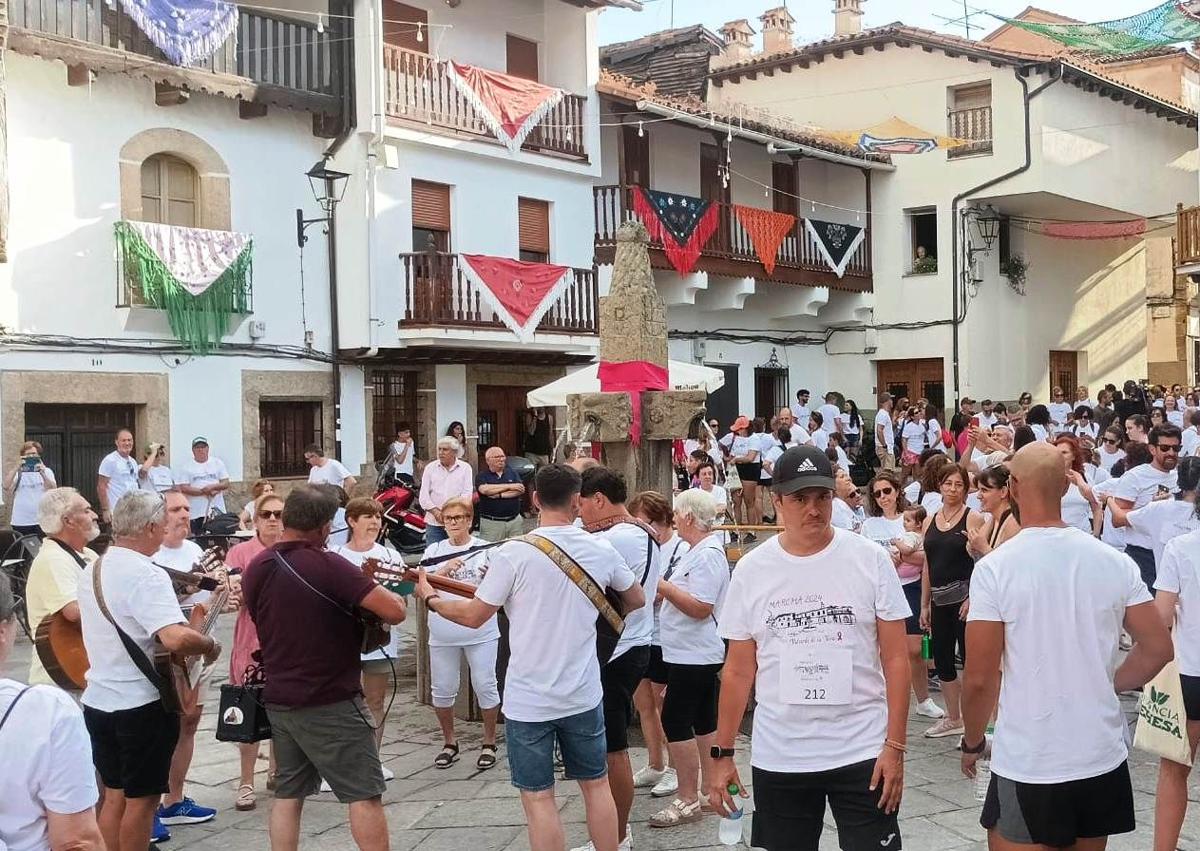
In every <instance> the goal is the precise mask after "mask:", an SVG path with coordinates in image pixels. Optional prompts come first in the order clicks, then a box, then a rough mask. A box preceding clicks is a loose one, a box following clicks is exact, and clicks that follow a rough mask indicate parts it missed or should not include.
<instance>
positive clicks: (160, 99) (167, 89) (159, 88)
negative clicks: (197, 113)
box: [154, 83, 192, 106]
mask: <svg viewBox="0 0 1200 851" xmlns="http://www.w3.org/2000/svg"><path fill="white" fill-rule="evenodd" d="M191 96H192V94H191V92H189V91H188V90H187V89H185V88H183V87H182V86H173V85H171V84H170V83H155V84H154V103H155V104H157V105H158V106H178V105H179V104H181V103H187V102H188V98H190V97H191Z"/></svg>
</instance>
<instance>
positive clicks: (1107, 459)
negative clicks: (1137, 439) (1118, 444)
mask: <svg viewBox="0 0 1200 851" xmlns="http://www.w3.org/2000/svg"><path fill="white" fill-rule="evenodd" d="M1096 454H1097V455H1099V456H1100V466H1101V467H1103V468H1104V469H1105V470H1106V471H1107V472H1109V473H1111V472H1112V468H1113V464H1116V463H1117V462H1118V461H1120V460H1121V459H1122V458H1124V457H1125V450H1124V449H1118V450H1117V451H1116V452H1106V451H1105V450H1104V446H1103V445H1102V446H1101V447H1100V449H1099V451H1098V452H1097V453H1096Z"/></svg>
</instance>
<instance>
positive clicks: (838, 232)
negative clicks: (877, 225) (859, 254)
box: [804, 219, 866, 278]
mask: <svg viewBox="0 0 1200 851" xmlns="http://www.w3.org/2000/svg"><path fill="white" fill-rule="evenodd" d="M804 227H805V229H806V230H807V231H808V233H809V235H811V236H812V239H813V242H815V243H816V244H817V250H818V251H820V252H821V256H822V257H824V258H825V262H826V263H828V264H829V268H830V269H832V270H833V271H834V274H836V275H837V276H838V277H839V278H840V277H842V275H844V274H845V273H846V266H848V265H849V264H850V258H851V257H852V256H853V255H854V252H855V250H856V249H857V248H858V246H859V244H860V243H861V242H862V241H863V238H864V237H865V236H866V231H865V230H863V229H862V228H860V227H858V226H857V225H844V224H842V223H841V222H820V221H817V220H815V219H805V220H804Z"/></svg>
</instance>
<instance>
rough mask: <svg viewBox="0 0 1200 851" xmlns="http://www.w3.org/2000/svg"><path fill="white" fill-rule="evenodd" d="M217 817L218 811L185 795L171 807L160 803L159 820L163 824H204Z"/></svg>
mask: <svg viewBox="0 0 1200 851" xmlns="http://www.w3.org/2000/svg"><path fill="white" fill-rule="evenodd" d="M216 817H217V811H216V810H214V809H213V808H212V807H202V806H200V805H199V804H197V803H196V802H195V801H193V800H192V799H191V798H188V797H186V796H185V797H184V799H183V800H182V801H180V802H179V803H178V804H172V805H171V806H169V807H163V806H162V805H159V808H158V820H159V821H161V822H162V823H163V824H169V825H177V824H204V822H206V821H212V820H213V819H215V818H216Z"/></svg>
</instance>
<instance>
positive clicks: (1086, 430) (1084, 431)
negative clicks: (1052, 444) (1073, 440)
mask: <svg viewBox="0 0 1200 851" xmlns="http://www.w3.org/2000/svg"><path fill="white" fill-rule="evenodd" d="M1067 430H1068V431H1069V432H1070V433H1071V434H1073V435H1075V436H1076V437H1090V438H1091V439H1092V440H1095V439H1096V435H1097V434H1098V433H1099V431H1100V427H1099V426H1098V425H1096V424H1095V423H1088V424H1087V425H1086V426H1085V425H1079V424H1078V423H1077V424H1075V425H1073V426H1071V427H1070V428H1069V429H1067Z"/></svg>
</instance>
